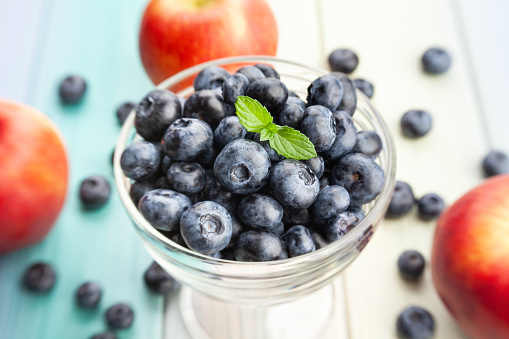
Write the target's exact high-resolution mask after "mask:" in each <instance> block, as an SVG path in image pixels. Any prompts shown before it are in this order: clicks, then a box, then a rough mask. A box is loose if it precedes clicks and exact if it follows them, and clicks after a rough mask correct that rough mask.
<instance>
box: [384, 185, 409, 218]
mask: <svg viewBox="0 0 509 339" xmlns="http://www.w3.org/2000/svg"><path fill="white" fill-rule="evenodd" d="M414 203H415V198H414V192H413V191H412V188H411V187H410V185H409V184H407V183H406V182H403V181H397V182H396V186H395V187H394V193H393V195H392V198H391V202H390V203H389V209H388V210H387V215H388V216H389V217H399V216H402V215H405V214H407V213H408V212H410V211H411V210H412V207H413V206H414Z"/></svg>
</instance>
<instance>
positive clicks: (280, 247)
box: [234, 231, 288, 262]
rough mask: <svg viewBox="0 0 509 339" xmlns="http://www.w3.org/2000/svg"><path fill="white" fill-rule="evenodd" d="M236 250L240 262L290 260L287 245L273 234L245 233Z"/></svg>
mask: <svg viewBox="0 0 509 339" xmlns="http://www.w3.org/2000/svg"><path fill="white" fill-rule="evenodd" d="M234 248H235V249H234V251H235V258H236V259H237V260H238V261H251V262H252V261H272V260H280V259H286V258H288V253H287V252H286V248H285V244H284V243H283V241H282V240H281V238H280V237H279V236H278V235H276V234H274V233H272V232H265V231H247V232H244V233H242V234H241V235H240V237H239V240H238V241H237V243H236V244H235V247H234Z"/></svg>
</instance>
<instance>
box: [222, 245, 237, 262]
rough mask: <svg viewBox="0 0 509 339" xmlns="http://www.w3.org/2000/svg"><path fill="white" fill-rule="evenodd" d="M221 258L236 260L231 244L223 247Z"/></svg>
mask: <svg viewBox="0 0 509 339" xmlns="http://www.w3.org/2000/svg"><path fill="white" fill-rule="evenodd" d="M221 259H223V260H230V261H237V259H235V250H234V249H233V246H232V247H228V248H225V249H224V250H222V251H221Z"/></svg>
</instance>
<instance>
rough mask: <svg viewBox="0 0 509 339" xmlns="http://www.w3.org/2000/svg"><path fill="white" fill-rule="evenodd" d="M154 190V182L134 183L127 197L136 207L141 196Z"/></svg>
mask: <svg viewBox="0 0 509 339" xmlns="http://www.w3.org/2000/svg"><path fill="white" fill-rule="evenodd" d="M153 189H155V182H153V181H136V182H135V183H133V184H132V185H131V189H130V190H129V195H130V196H131V200H132V201H133V203H134V205H135V206H138V203H139V202H140V199H141V197H142V196H144V195H145V194H147V193H148V192H150V191H152V190H153Z"/></svg>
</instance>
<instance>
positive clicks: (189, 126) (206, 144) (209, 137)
mask: <svg viewBox="0 0 509 339" xmlns="http://www.w3.org/2000/svg"><path fill="white" fill-rule="evenodd" d="M162 143H163V146H164V148H165V150H166V154H167V155H169V156H170V158H172V159H173V160H177V161H191V160H194V159H196V157H198V156H199V155H200V154H201V153H203V152H205V151H206V150H208V149H209V148H210V147H211V146H212V144H213V143H214V134H213V132H212V128H210V126H209V125H208V124H207V123H205V122H203V121H201V120H198V119H191V118H181V119H178V120H175V121H174V122H173V123H172V124H171V125H170V127H168V129H167V130H166V132H165V133H164V136H163V140H162Z"/></svg>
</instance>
